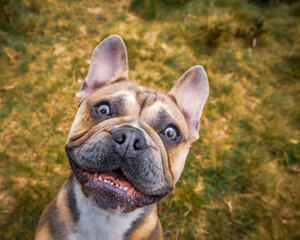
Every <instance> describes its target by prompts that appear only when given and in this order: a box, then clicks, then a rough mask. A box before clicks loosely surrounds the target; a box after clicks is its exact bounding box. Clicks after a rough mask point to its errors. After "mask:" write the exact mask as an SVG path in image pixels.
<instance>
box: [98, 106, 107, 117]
mask: <svg viewBox="0 0 300 240" xmlns="http://www.w3.org/2000/svg"><path fill="white" fill-rule="evenodd" d="M97 112H98V114H99V115H103V116H108V115H110V109H109V106H108V105H107V104H102V105H100V106H99V107H98V109H97Z"/></svg>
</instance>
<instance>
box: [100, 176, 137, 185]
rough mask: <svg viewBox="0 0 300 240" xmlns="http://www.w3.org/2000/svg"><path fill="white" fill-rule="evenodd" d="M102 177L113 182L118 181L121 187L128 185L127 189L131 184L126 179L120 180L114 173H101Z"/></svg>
mask: <svg viewBox="0 0 300 240" xmlns="http://www.w3.org/2000/svg"><path fill="white" fill-rule="evenodd" d="M100 176H101V178H102V179H106V180H110V181H113V182H114V183H118V184H119V185H120V186H121V187H123V188H124V187H128V189H130V188H132V186H131V184H130V183H129V182H127V181H126V180H121V179H119V178H118V176H117V174H116V173H101V174H100Z"/></svg>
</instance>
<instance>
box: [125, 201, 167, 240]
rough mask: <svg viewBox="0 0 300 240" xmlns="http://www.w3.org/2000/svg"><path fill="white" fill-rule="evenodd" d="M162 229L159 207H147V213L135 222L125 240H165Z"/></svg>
mask: <svg viewBox="0 0 300 240" xmlns="http://www.w3.org/2000/svg"><path fill="white" fill-rule="evenodd" d="M161 230H162V228H161V224H160V221H159V219H158V217H157V206H156V205H152V206H149V207H146V209H145V212H144V213H143V214H142V215H141V216H140V217H139V218H138V219H137V220H136V221H135V222H133V224H132V226H131V228H130V229H129V230H128V232H127V233H126V235H125V240H135V239H149V240H151V239H153V240H154V239H155V240H159V239H163V236H162V231H161Z"/></svg>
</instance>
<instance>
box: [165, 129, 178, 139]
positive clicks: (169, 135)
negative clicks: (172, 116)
mask: <svg viewBox="0 0 300 240" xmlns="http://www.w3.org/2000/svg"><path fill="white" fill-rule="evenodd" d="M164 133H165V136H166V138H169V139H171V140H175V139H176V137H177V133H176V130H175V129H174V128H173V127H168V128H166V129H165V132H164Z"/></svg>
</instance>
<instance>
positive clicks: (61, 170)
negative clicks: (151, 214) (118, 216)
mask: <svg viewBox="0 0 300 240" xmlns="http://www.w3.org/2000/svg"><path fill="white" fill-rule="evenodd" d="M0 15H1V16H0V109H1V111H0V123H1V124H0V182H1V183H0V239H6V240H18V239H32V238H33V235H34V230H35V227H36V225H37V222H38V219H39V216H40V214H41V212H42V211H43V209H44V208H45V206H46V205H47V204H48V203H49V202H50V201H51V199H52V198H53V197H54V195H55V194H56V192H57V190H58V189H59V188H60V186H61V185H62V184H63V182H64V181H65V180H66V178H67V177H68V175H69V173H70V170H69V166H68V163H67V159H66V156H65V153H64V143H65V141H66V138H67V135H68V131H69V128H70V125H71V123H72V120H73V118H74V115H75V112H76V109H77V106H76V100H75V94H76V92H77V91H78V90H79V88H80V86H81V83H82V81H83V79H84V78H85V76H86V74H87V71H88V67H89V63H90V62H89V61H90V58H91V54H92V51H93V49H94V48H95V47H96V46H97V44H99V43H100V42H101V40H103V39H104V38H105V37H107V36H108V35H111V34H118V35H120V36H121V37H122V38H123V39H124V41H125V44H126V46H127V51H128V56H129V67H130V73H129V76H130V79H131V80H132V81H135V82H137V83H140V84H142V85H145V86H147V87H151V88H155V89H158V90H159V91H161V92H167V91H168V90H169V89H170V88H171V87H172V85H173V84H174V82H175V81H176V80H177V79H178V78H179V77H180V76H181V75H182V74H183V73H184V72H185V71H186V70H187V69H189V68H190V67H192V66H193V65H198V64H200V65H203V66H204V67H205V69H206V71H207V74H208V78H209V83H210V96H209V98H208V102H207V104H206V106H205V108H204V112H203V116H202V119H201V127H200V128H201V129H200V140H199V141H197V142H196V143H194V144H193V147H192V149H191V151H190V153H189V156H188V160H187V162H186V166H185V170H184V172H183V175H182V177H181V178H180V180H179V182H178V183H177V185H176V189H175V191H174V192H173V193H172V194H171V195H169V196H168V197H167V198H166V199H165V200H163V201H162V202H161V203H160V204H159V215H160V218H161V220H162V225H163V228H164V234H165V238H166V239H264V240H265V239H299V238H300V228H299V225H300V184H299V182H300V160H299V158H300V147H299V126H300V108H299V101H300V94H299V90H300V82H299V80H300V65H299V64H300V39H299V35H300V21H299V16H300V4H299V2H298V1H293V0H283V1H281V0H248V1H246V0H244V1H239V0H230V1H229V0H227V1H226V0H214V1H208V0H203V1H200V0H199V1H197V0H190V1H189V0H174V1H171V0H163V1H159V0H133V1H129V0H110V1H104V0H102V1H92V0H86V1H75V0H74V1H72V0H68V1H58V0H46V1H37V0H2V1H1V2H0Z"/></svg>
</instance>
